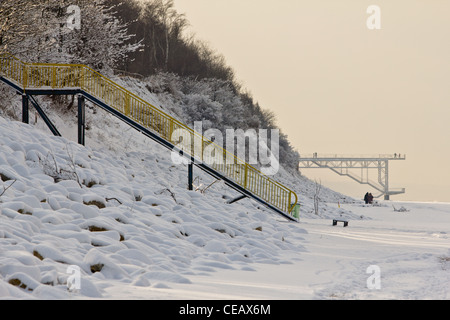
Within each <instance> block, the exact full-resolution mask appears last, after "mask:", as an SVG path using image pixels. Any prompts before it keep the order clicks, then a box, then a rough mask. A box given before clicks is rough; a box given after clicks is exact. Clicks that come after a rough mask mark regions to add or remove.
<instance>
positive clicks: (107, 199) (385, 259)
mask: <svg viewBox="0 0 450 320" xmlns="http://www.w3.org/2000/svg"><path fill="white" fill-rule="evenodd" d="M136 90H137V89H136ZM141 94H144V92H141ZM150 98H152V99H156V98H155V97H150ZM147 100H148V99H147ZM88 117H91V119H93V120H92V122H93V123H95V124H96V126H93V127H92V128H91V129H90V130H89V132H88V137H87V145H88V146H87V147H83V146H80V145H78V144H76V143H75V142H73V141H75V140H76V138H74V135H73V132H74V128H75V126H74V124H75V123H74V124H72V125H71V124H70V123H67V120H66V121H65V122H63V120H62V118H60V117H57V116H55V115H52V118H53V119H54V121H55V122H56V123H57V126H58V127H59V128H60V129H62V130H61V131H62V132H63V136H64V137H66V138H61V137H53V136H51V135H50V134H49V132H48V130H46V129H45V128H44V127H43V125H42V123H40V122H38V123H36V124H35V125H26V124H22V123H20V122H15V121H10V120H6V119H4V118H0V136H1V140H0V176H1V178H2V179H1V180H0V194H1V193H3V194H2V195H1V197H0V298H1V299H449V298H450V240H449V233H450V204H447V203H414V202H402V203H397V202H393V201H383V202H380V203H379V204H378V205H377V206H367V205H364V204H362V202H361V201H359V200H354V199H351V198H349V197H345V196H343V195H340V194H339V193H337V192H334V191H332V190H329V189H326V188H323V190H322V193H321V207H320V214H319V215H318V216H316V215H315V214H314V213H313V205H312V200H311V197H312V192H313V191H312V190H313V187H314V183H312V182H311V181H309V180H308V179H306V178H305V177H302V176H300V175H298V174H292V173H288V172H286V171H284V170H281V172H280V173H279V175H278V176H277V177H276V179H277V180H280V181H281V182H282V183H285V184H286V185H287V186H289V187H291V188H292V189H293V190H294V191H296V192H297V194H298V195H299V200H300V202H301V204H302V206H301V209H300V222H299V223H295V222H288V221H287V220H285V219H284V218H282V217H280V216H278V215H276V214H275V213H273V212H272V211H270V210H268V209H266V208H265V207H263V206H261V205H260V204H258V203H256V202H254V201H253V200H249V199H244V200H241V201H239V202H236V203H234V204H232V205H229V204H227V203H226V201H227V200H228V199H231V198H233V197H235V196H237V195H238V194H237V193H236V192H235V191H233V190H231V189H230V188H229V187H227V186H225V185H224V184H223V183H221V182H216V183H214V184H212V185H211V183H213V182H214V179H213V178H212V177H210V176H208V175H206V174H204V173H202V172H200V170H199V169H194V171H195V172H194V177H196V178H197V179H196V181H195V184H196V187H197V188H198V189H197V190H196V191H188V190H187V167H185V166H183V165H174V164H173V163H172V162H171V157H170V152H169V151H168V150H167V149H165V148H163V147H161V146H159V145H157V144H156V143H155V142H153V141H151V140H150V139H148V138H145V137H144V136H143V135H141V134H140V133H138V132H135V131H134V130H132V129H129V128H128V127H127V126H126V125H125V124H123V123H121V122H119V121H118V120H116V119H115V118H113V117H112V116H109V115H107V114H106V113H104V112H100V111H96V112H95V113H94V112H92V110H90V112H89V113H88ZM63 123H64V124H63ZM67 138H69V139H67ZM55 178H56V179H55ZM210 185H211V186H210ZM208 186H209V187H208ZM206 187H208V188H207V189H205V188H206ZM202 190H204V192H202ZM394 207H396V208H397V209H398V208H401V207H403V208H405V209H407V210H401V211H394ZM332 219H346V220H348V221H349V225H348V227H343V224H342V223H338V225H336V226H333V225H332ZM370 266H377V267H378V268H379V271H380V272H379V274H378V275H379V276H380V277H379V284H380V286H379V287H377V288H373V287H371V285H370V284H373V283H372V282H370V281H371V280H370V279H373V278H372V277H373V276H374V274H372V273H370V272H369V273H368V272H367V271H368V268H369V267H370ZM74 268H79V271H80V273H79V283H78V287H76V288H74V287H71V280H70V281H69V279H71V278H70V277H71V276H72V275H73V273H72V272H73V270H74ZM369 282H370V283H369Z"/></svg>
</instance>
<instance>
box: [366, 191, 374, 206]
mask: <svg viewBox="0 0 450 320" xmlns="http://www.w3.org/2000/svg"><path fill="white" fill-rule="evenodd" d="M367 200H369V204H372V203H373V195H372V193H369V196H368V197H367Z"/></svg>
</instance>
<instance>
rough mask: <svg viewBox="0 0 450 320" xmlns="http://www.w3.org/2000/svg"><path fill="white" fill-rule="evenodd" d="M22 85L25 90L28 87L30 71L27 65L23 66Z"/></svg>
mask: <svg viewBox="0 0 450 320" xmlns="http://www.w3.org/2000/svg"><path fill="white" fill-rule="evenodd" d="M22 85H23V88H24V89H25V88H26V87H27V86H28V70H27V65H26V64H24V65H23V66H22Z"/></svg>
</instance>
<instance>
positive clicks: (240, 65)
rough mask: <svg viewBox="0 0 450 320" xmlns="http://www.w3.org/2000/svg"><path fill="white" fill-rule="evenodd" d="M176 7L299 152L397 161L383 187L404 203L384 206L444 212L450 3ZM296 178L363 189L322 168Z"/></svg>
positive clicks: (232, 2)
mask: <svg viewBox="0 0 450 320" xmlns="http://www.w3.org/2000/svg"><path fill="white" fill-rule="evenodd" d="M370 5H377V6H379V7H380V10H381V29H380V30H370V29H368V28H367V26H366V21H367V19H368V18H369V16H370V14H368V13H367V12H366V10H367V8H368V7H369V6H370ZM175 8H176V9H177V11H178V12H179V13H185V14H186V18H187V19H188V21H189V22H190V27H189V29H188V32H192V33H194V34H195V35H196V37H197V38H198V39H201V40H204V41H207V42H208V43H209V44H210V46H211V47H212V48H214V49H215V50H217V52H218V53H220V54H222V55H223V56H224V57H225V59H226V61H227V63H228V65H230V66H231V67H232V68H233V70H234V71H235V73H236V79H237V80H238V81H239V82H241V83H242V85H243V87H244V88H246V89H248V90H249V91H250V92H251V93H252V95H253V97H254V99H255V100H256V101H257V102H258V103H259V104H260V105H261V106H262V107H263V108H265V109H269V110H272V111H273V112H274V113H275V114H276V117H277V120H278V121H277V124H278V126H279V127H280V128H281V130H282V132H284V133H285V134H287V135H288V137H289V140H290V142H291V143H292V145H293V146H294V147H295V148H296V149H297V150H298V151H299V153H300V154H302V153H309V154H311V153H313V152H318V153H327V154H329V153H338V154H366V153H367V154H378V153H380V154H385V153H392V154H393V153H401V154H406V155H407V158H406V160H405V161H397V162H391V165H390V177H389V178H390V184H389V185H390V187H391V188H397V187H398V188H400V187H404V188H406V194H404V195H397V196H392V197H391V199H392V200H416V201H446V202H450V193H449V192H448V189H449V185H450V170H449V169H447V168H446V167H445V164H446V163H447V162H449V161H450V149H449V148H448V146H449V142H448V141H449V134H450V126H449V125H448V124H447V121H448V119H450V109H449V108H448V107H447V106H446V104H447V102H448V101H449V95H450V90H449V82H450V80H449V77H448V74H449V71H450V70H449V69H450V64H449V63H448V57H449V56H450V43H449V41H448V40H447V39H448V38H449V37H448V35H449V34H450V21H449V19H448V17H447V14H446V13H448V12H450V2H445V1H434V2H432V3H431V2H426V1H418V0H412V1H395V3H393V2H391V1H350V0H344V1H339V2H335V1H331V0H323V1H311V0H310V1H300V0H283V1H280V2H273V1H269V0H258V1H256V0H245V1H242V0H228V1H219V0H175ZM302 173H303V174H304V175H305V176H307V177H309V178H311V179H313V180H314V179H320V180H321V181H322V184H323V185H325V186H328V187H331V188H333V189H335V190H336V191H339V192H341V193H344V194H347V195H350V196H354V197H359V198H362V196H363V194H364V193H365V192H366V191H369V190H370V188H369V187H368V186H365V185H359V184H357V183H356V182H354V181H352V180H350V179H349V178H343V177H339V176H338V175H337V174H335V173H333V172H331V171H330V170H325V169H317V170H313V169H309V170H302ZM373 174H374V177H375V179H373V180H376V178H377V175H376V172H373ZM372 191H373V190H372Z"/></svg>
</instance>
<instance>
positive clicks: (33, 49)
mask: <svg viewBox="0 0 450 320" xmlns="http://www.w3.org/2000/svg"><path fill="white" fill-rule="evenodd" d="M114 9H115V7H114V6H111V5H107V3H106V0H71V1H67V0H38V1H36V0H18V1H2V2H0V21H1V22H2V24H1V29H0V43H1V47H0V50H1V51H8V52H10V53H12V54H15V55H17V56H19V57H20V58H23V59H25V60H28V61H33V62H37V61H39V62H59V63H82V64H87V65H90V66H92V67H94V68H97V69H98V68H100V69H103V68H107V67H109V68H113V67H114V66H115V65H116V63H118V62H119V61H121V60H122V59H125V58H126V56H127V54H128V53H130V52H133V51H135V50H137V49H138V48H139V46H140V45H139V43H133V42H130V41H129V40H130V39H131V38H133V35H131V34H129V33H128V32H127V26H126V25H125V24H124V23H122V22H121V21H120V20H119V19H118V18H117V17H116V16H115V15H114Z"/></svg>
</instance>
